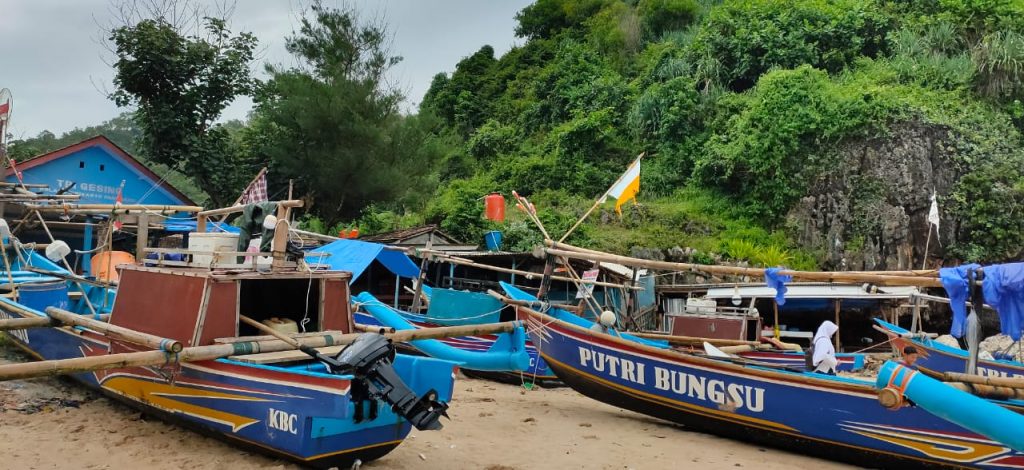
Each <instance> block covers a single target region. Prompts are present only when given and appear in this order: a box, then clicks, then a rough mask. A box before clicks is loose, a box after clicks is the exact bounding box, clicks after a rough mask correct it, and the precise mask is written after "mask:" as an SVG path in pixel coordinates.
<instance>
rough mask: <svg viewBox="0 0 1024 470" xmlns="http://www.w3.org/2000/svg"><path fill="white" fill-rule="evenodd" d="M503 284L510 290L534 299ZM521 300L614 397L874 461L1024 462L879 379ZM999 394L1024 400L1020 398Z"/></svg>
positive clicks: (590, 386)
mask: <svg viewBox="0 0 1024 470" xmlns="http://www.w3.org/2000/svg"><path fill="white" fill-rule="evenodd" d="M503 287H504V289H505V291H506V292H507V294H508V296H509V297H511V298H512V299H517V300H533V299H532V296H530V295H529V294H526V293H524V292H522V291H520V290H518V289H516V288H514V287H511V286H507V285H506V286H503ZM517 310H518V312H519V315H520V316H521V318H523V319H524V320H526V322H527V326H528V330H529V331H530V335H531V337H532V339H533V341H534V344H536V345H537V349H538V351H539V353H540V355H541V357H543V358H544V359H545V360H546V361H547V362H548V364H550V366H551V368H552V370H553V371H554V372H555V374H556V375H557V376H558V377H559V378H561V379H562V381H563V382H564V383H565V384H566V385H568V386H570V387H572V388H573V389H575V390H576V391H578V392H580V393H582V394H584V395H586V396H588V397H591V398H593V399H595V400H598V401H601V402H604V403H608V404H611V405H613V406H618V407H622V408H625V409H629V410H632V411H636V412H639V413H643V414H646V415H649V416H652V417H656V418H659V419H664V420H667V421H671V422H675V423H678V424H682V425H684V426H687V427H688V428H691V429H694V430H698V431H703V432H708V433H713V434H718V435H722V436H725V437H731V438H735V439H738V440H742V441H747V442H756V443H759V444H765V445H771V446H775V447H780V448H786V449H791V450H795V451H798V452H800V453H804V454H811V455H817V456H821V457H824V458H828V459H832V460H837V461H842V462H847V463H853V464H857V465H862V466H868V467H891V466H897V465H898V466H903V467H968V466H969V467H979V468H1021V467H1024V454H1022V453H1020V452H1017V451H1014V450H1012V449H1010V448H1009V447H1008V446H1006V445H1003V444H1000V443H998V442H995V441H993V440H991V439H988V438H986V437H983V436H981V435H978V434H976V433H973V432H971V431H968V430H966V429H964V428H962V427H959V426H957V425H954V424H951V423H950V422H948V421H945V420H943V419H940V418H938V417H936V416H934V415H932V414H930V413H928V412H926V411H924V410H922V409H920V408H917V407H904V408H901V409H899V410H898V411H891V410H888V409H886V408H883V407H882V406H880V405H879V403H878V392H877V391H876V389H875V386H874V383H873V381H867V380H860V379H854V378H847V377H836V376H826V375H821V374H813V373H804V372H793V371H788V370H785V369H778V368H772V367H763V366H759V365H752V364H749V363H745V362H744V361H736V360H719V359H713V358H709V357H702V356H698V355H695V354H687V353H683V352H680V351H675V350H672V349H668V348H662V347H659V345H658V344H650V343H649V342H647V341H643V340H641V338H636V337H633V336H631V335H629V334H627V333H614V334H605V333H601V332H597V331H593V330H592V329H591V328H588V327H587V325H588V324H589V322H587V321H586V320H583V319H581V318H579V317H575V316H573V315H571V314H569V313H567V312H565V311H561V310H559V309H555V308H552V309H548V310H547V311H546V312H545V313H541V312H538V311H535V310H532V309H530V308H527V307H522V306H518V307H517ZM1000 404H1002V405H1003V406H1005V407H1009V408H1011V409H1013V410H1014V411H1018V412H1019V411H1021V410H1022V408H1021V403H1020V402H1017V401H1012V402H1000Z"/></svg>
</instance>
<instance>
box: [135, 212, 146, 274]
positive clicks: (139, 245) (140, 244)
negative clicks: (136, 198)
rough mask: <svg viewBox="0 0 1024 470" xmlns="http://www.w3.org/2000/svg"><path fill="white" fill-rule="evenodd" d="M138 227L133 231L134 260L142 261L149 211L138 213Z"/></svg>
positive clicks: (144, 253) (144, 257)
mask: <svg viewBox="0 0 1024 470" xmlns="http://www.w3.org/2000/svg"><path fill="white" fill-rule="evenodd" d="M137 223H138V229H137V230H136V232H135V260H136V261H138V262H140V263H142V262H143V260H145V259H146V244H147V242H148V241H149V213H147V212H142V213H140V214H139V221H138V222H137Z"/></svg>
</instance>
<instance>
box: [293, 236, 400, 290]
mask: <svg viewBox="0 0 1024 470" xmlns="http://www.w3.org/2000/svg"><path fill="white" fill-rule="evenodd" d="M317 253H325V254H328V255H329V256H318V255H317ZM375 260H376V261H379V262H380V263H381V264H383V265H384V267H386V268H388V270H389V271H391V272H392V273H394V274H396V275H398V276H402V277H408V278H418V277H419V275H420V268H418V267H417V266H416V263H413V262H412V260H411V259H409V257H408V256H406V255H405V253H402V252H400V251H392V250H385V249H384V245H381V244H379V243H370V242H363V241H359V240H347V239H341V240H336V241H334V242H331V243H329V244H327V245H324V246H321V247H320V248H317V249H315V250H310V251H309V252H308V253H307V254H306V262H307V263H310V264H314V265H321V266H329V267H330V269H331V270H332V271H348V272H351V273H352V282H355V280H356V279H358V278H359V276H360V275H362V274H363V271H366V268H368V267H370V264H371V263H373V262H374V261H375Z"/></svg>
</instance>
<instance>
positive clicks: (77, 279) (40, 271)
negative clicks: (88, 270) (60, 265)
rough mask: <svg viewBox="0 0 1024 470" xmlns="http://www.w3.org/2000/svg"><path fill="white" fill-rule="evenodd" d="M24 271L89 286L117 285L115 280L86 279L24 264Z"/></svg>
mask: <svg viewBox="0 0 1024 470" xmlns="http://www.w3.org/2000/svg"><path fill="white" fill-rule="evenodd" d="M25 271H29V272H33V273H37V274H45V275H47V276H53V277H56V278H60V279H64V280H66V281H74V282H77V283H82V284H89V285H90V286H99V287H117V283H116V282H104V281H96V280H93V279H87V278H84V277H82V276H78V275H75V274H68V273H62V272H60V271H48V270H45V269H39V268H36V267H33V266H26V267H25Z"/></svg>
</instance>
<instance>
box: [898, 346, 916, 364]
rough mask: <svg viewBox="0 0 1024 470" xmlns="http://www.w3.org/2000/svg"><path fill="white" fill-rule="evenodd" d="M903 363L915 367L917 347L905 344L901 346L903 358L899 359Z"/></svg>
mask: <svg viewBox="0 0 1024 470" xmlns="http://www.w3.org/2000/svg"><path fill="white" fill-rule="evenodd" d="M900 362H902V363H903V365H905V366H907V367H910V368H911V369H916V367H914V363H915V362H917V348H915V347H913V346H906V347H904V348H903V360H902V361H900Z"/></svg>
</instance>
